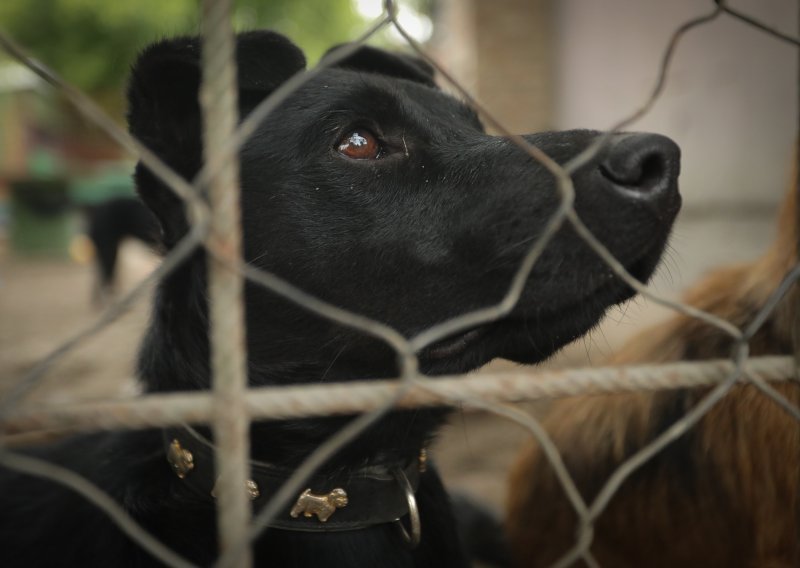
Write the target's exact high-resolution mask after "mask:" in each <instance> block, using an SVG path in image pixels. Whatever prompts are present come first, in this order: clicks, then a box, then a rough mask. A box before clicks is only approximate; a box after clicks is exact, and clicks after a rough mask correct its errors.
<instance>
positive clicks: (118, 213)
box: [86, 197, 159, 304]
mask: <svg viewBox="0 0 800 568" xmlns="http://www.w3.org/2000/svg"><path fill="white" fill-rule="evenodd" d="M86 222H87V227H86V233H87V236H88V237H89V239H90V240H91V241H92V244H93V245H94V251H95V265H96V267H97V279H96V281H95V285H94V290H93V291H92V301H93V302H94V303H95V304H100V303H102V301H103V300H104V299H105V297H107V296H108V295H109V294H110V293H111V292H112V289H113V287H114V280H115V277H116V272H117V254H118V253H119V247H120V245H121V244H122V241H123V240H125V239H126V238H133V239H137V240H139V241H141V242H143V243H144V244H146V245H149V246H151V247H156V246H157V245H158V243H159V228H158V221H157V220H156V218H155V216H153V214H152V213H151V212H150V210H149V209H148V208H147V207H146V206H145V205H144V204H143V203H142V202H141V201H140V200H139V199H136V198H135V197H116V198H114V199H109V200H108V201H103V202H101V203H97V204H95V205H92V206H90V207H88V208H87V210H86Z"/></svg>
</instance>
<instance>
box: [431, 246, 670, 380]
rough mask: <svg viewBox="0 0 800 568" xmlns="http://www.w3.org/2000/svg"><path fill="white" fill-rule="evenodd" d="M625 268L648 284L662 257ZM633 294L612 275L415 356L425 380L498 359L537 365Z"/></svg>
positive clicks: (647, 256) (655, 255) (656, 254)
mask: <svg viewBox="0 0 800 568" xmlns="http://www.w3.org/2000/svg"><path fill="white" fill-rule="evenodd" d="M654 248H655V249H656V251H655V252H654V253H651V254H645V255H643V256H642V257H640V258H639V259H638V260H636V261H635V262H633V263H631V264H629V265H628V266H627V270H628V272H629V273H630V275H631V276H633V277H634V278H635V279H636V280H638V281H639V282H647V281H648V280H649V278H650V277H651V276H652V274H653V272H654V271H655V268H656V267H657V266H658V262H659V260H660V257H661V254H660V253H661V249H662V246H658V247H654ZM635 293H636V292H635V290H634V289H633V288H631V287H630V286H629V285H628V284H626V283H625V282H623V281H622V280H621V279H620V278H619V277H617V276H616V275H610V277H609V279H608V280H607V281H605V282H604V283H603V284H601V285H600V286H598V287H597V288H595V289H594V290H592V291H590V292H589V293H586V294H581V295H580V296H579V298H578V299H576V300H574V301H572V302H567V303H565V304H562V305H561V306H559V307H557V308H554V309H550V310H548V309H536V310H530V311H529V312H528V313H526V311H525V309H524V307H518V308H517V309H516V310H515V311H513V312H512V313H511V314H510V315H508V316H507V317H504V318H502V319H500V320H497V321H494V322H491V323H487V324H484V325H480V326H477V327H473V328H470V329H467V330H465V331H462V332H459V333H457V334H454V335H452V336H450V337H446V338H444V339H442V340H440V341H437V342H436V343H433V344H431V345H429V346H428V347H426V348H425V349H423V350H422V351H421V352H420V353H419V361H420V370H421V371H422V372H423V373H425V374H427V375H443V374H456V373H466V372H469V371H472V370H475V369H477V368H479V367H481V366H482V365H485V364H486V363H488V362H489V361H491V360H493V359H496V358H502V359H508V360H511V361H514V362H517V363H522V364H535V363H540V362H542V361H544V360H546V359H547V358H549V357H550V356H552V355H553V354H554V353H556V352H557V351H558V350H559V349H561V348H562V347H564V346H565V345H567V344H568V343H570V342H572V341H574V340H575V339H577V338H579V337H581V336H582V335H584V334H585V333H587V332H588V331H589V330H591V329H592V328H593V327H594V326H596V325H597V323H598V322H599V321H600V319H601V318H602V317H603V316H604V315H605V313H606V311H607V310H608V308H610V307H611V306H614V305H617V304H620V303H622V302H625V301H626V300H629V299H630V298H631V297H633V296H634V295H635Z"/></svg>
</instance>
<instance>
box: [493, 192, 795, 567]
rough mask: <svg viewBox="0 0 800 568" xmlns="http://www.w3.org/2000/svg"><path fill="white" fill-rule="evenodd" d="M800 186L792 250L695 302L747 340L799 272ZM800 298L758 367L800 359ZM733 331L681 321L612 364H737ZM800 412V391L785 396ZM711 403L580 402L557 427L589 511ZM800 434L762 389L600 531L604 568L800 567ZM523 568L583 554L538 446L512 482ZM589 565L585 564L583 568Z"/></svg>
mask: <svg viewBox="0 0 800 568" xmlns="http://www.w3.org/2000/svg"><path fill="white" fill-rule="evenodd" d="M799 238H800V234H799V232H798V203H797V190H796V189H795V186H793V188H792V190H791V191H790V192H789V195H788V196H787V198H786V200H785V203H784V205H783V208H782V214H781V218H780V220H779V229H778V238H777V240H776V241H775V242H774V244H773V245H772V247H771V248H770V249H769V251H768V252H767V253H766V254H765V255H764V256H763V257H762V258H760V259H759V260H757V261H755V262H752V263H748V264H741V265H737V266H731V267H727V268H722V269H720V270H717V271H716V272H714V273H712V274H710V275H709V276H708V277H707V278H705V279H704V280H703V281H701V282H700V283H699V284H698V285H696V286H695V287H694V288H693V289H692V290H690V292H689V293H688V295H687V297H686V301H687V302H688V303H689V304H691V305H693V306H696V307H698V308H701V309H703V310H705V311H707V312H711V313H713V314H716V315H717V316H720V317H722V318H724V319H726V320H728V321H730V322H732V323H734V324H735V325H737V326H739V327H740V328H743V327H744V326H746V325H747V324H748V323H749V322H750V321H752V320H753V318H754V317H755V315H756V314H757V312H758V310H759V308H760V307H761V306H763V305H764V304H765V302H766V300H767V298H768V297H769V295H770V294H771V293H772V292H773V291H774V290H775V289H776V288H777V287H778V285H779V283H780V282H781V280H782V278H783V277H784V275H785V274H786V273H787V271H788V270H790V269H791V268H792V267H794V266H795V265H796V263H797V262H798V254H797V251H798V242H799V240H798V239H799ZM799 289H800V287H798V286H797V285H795V286H794V287H793V289H792V290H791V291H790V292H789V293H788V294H787V295H786V297H784V299H783V301H782V302H781V303H780V304H779V305H778V307H777V308H776V309H775V310H774V311H773V313H772V314H771V315H770V317H769V319H768V320H767V321H766V322H765V323H764V325H763V326H762V327H761V329H760V330H759V331H758V333H757V334H756V335H755V337H753V339H752V341H751V342H750V354H751V355H775V354H790V353H792V352H793V344H794V341H795V340H796V332H795V330H796V329H797V327H796V326H797V321H798V320H797V318H798V315H800V310H798V305H799V304H798V302H800V291H798V290H799ZM731 348H732V341H731V339H730V338H729V337H728V336H727V335H726V334H725V333H724V332H722V331H720V330H718V329H716V328H712V327H710V326H708V325H706V324H704V323H702V322H700V321H699V320H696V319H693V318H689V317H686V316H683V315H678V316H675V317H673V318H672V319H670V320H669V321H667V322H666V323H663V324H661V325H659V326H656V327H653V328H651V329H649V330H647V331H646V332H644V333H641V334H639V335H637V336H636V337H635V338H633V339H632V340H631V341H630V342H629V343H628V344H627V345H626V346H625V347H623V349H622V350H621V351H620V352H619V353H618V354H617V355H616V356H615V357H613V358H612V360H611V361H610V363H611V364H615V365H622V364H636V363H644V362H665V361H677V360H700V359H713V358H725V357H729V356H730V355H731ZM774 386H775V388H776V389H777V390H778V391H779V392H781V393H782V394H783V395H784V396H785V397H786V398H788V399H789V400H790V401H791V402H793V403H794V404H795V405H798V404H800V387H798V385H797V384H796V383H795V384H789V383H784V384H779V385H774ZM707 392H708V389H694V390H677V391H664V392H658V393H625V394H613V395H599V396H584V397H574V398H569V399H565V400H561V401H558V402H556V403H554V404H553V405H552V407H551V409H550V411H549V412H548V414H547V416H546V418H545V419H544V425H545V427H546V429H547V430H548V432H549V433H550V435H551V436H552V438H553V441H554V442H555V443H556V445H557V446H558V448H559V449H560V451H561V454H562V456H563V458H564V461H565V463H566V465H567V467H568V469H569V471H570V473H571V474H572V476H573V478H574V479H575V482H576V484H577V486H578V488H579V490H580V491H581V493H582V495H583V497H584V498H585V499H587V500H588V501H591V500H592V499H593V498H594V497H595V495H596V494H597V492H598V491H599V490H600V488H601V487H602V486H603V484H604V483H605V481H606V480H607V479H608V477H609V476H610V475H611V474H612V473H613V471H614V470H615V469H616V468H617V467H618V466H619V465H620V464H621V463H622V462H623V461H624V460H625V459H626V458H627V457H629V456H630V455H632V454H633V453H634V452H636V451H637V450H638V449H640V448H642V447H643V446H644V445H645V444H647V443H648V442H649V441H650V440H652V439H653V438H654V437H655V436H657V435H658V434H659V433H661V432H662V431H664V430H665V429H666V428H667V427H668V426H669V425H671V424H672V423H674V422H675V421H676V420H678V419H680V418H681V417H682V416H684V415H685V414H686V412H687V411H688V410H689V409H690V408H691V407H692V406H693V405H695V404H696V403H697V402H698V401H699V400H700V398H701V397H702V396H703V395H704V394H706V393H707ZM799 486H800V423H798V421H797V420H795V419H794V418H792V417H791V416H790V415H789V414H788V413H786V412H784V411H783V410H781V409H780V408H779V407H778V406H777V405H776V404H775V403H774V402H773V401H772V400H770V399H768V398H767V397H766V396H764V395H763V394H762V393H761V392H760V391H758V390H757V389H756V388H755V387H753V386H737V387H736V388H735V389H734V390H733V391H731V392H730V393H729V394H728V395H727V396H726V397H725V398H724V399H723V400H722V401H721V402H720V403H718V404H717V405H716V406H715V407H713V409H712V410H711V411H710V412H709V413H708V414H707V415H706V416H705V417H704V418H703V419H702V420H701V421H700V422H699V423H698V424H697V425H696V426H695V427H694V428H693V429H692V430H690V431H689V433H687V434H685V435H684V436H683V437H681V438H680V439H678V440H677V441H675V442H673V443H672V444H671V445H669V446H668V447H667V448H666V449H665V450H663V451H662V452H661V453H659V454H658V455H656V456H655V457H654V458H652V459H651V460H650V461H649V462H648V463H647V464H646V465H645V466H643V467H642V468H641V469H639V470H638V471H637V472H636V473H634V474H633V475H632V476H631V478H629V479H628V480H627V481H625V483H624V484H623V486H622V487H621V488H620V490H619V492H618V493H617V494H616V495H615V496H614V498H613V499H612V501H611V502H610V503H609V505H608V507H607V509H606V510H605V511H604V512H603V514H602V515H601V516H600V518H599V519H598V521H597V523H596V525H595V533H594V541H593V544H592V547H591V551H592V554H593V556H594V557H595V559H596V560H597V561H598V563H599V564H600V566H602V567H603V568H613V567H624V568H634V567H635V568H640V567H648V568H659V567H665V568H666V567H680V568H687V567H688V568H694V567H697V568H700V567H703V568H714V567H728V568H729V567H742V568H744V567H749V568H790V567H797V566H800V491H799V490H798V489H799ZM507 530H508V535H509V538H510V542H511V547H512V553H513V555H514V558H515V565H516V566H519V567H525V568H531V567H539V566H549V565H551V564H552V563H553V562H555V561H556V560H558V558H560V557H561V556H562V555H563V554H564V553H565V552H567V551H568V550H569V549H570V548H571V547H572V546H573V545H574V543H575V537H576V530H577V516H576V514H575V513H574V511H573V509H572V507H571V505H570V504H569V503H568V501H567V499H566V497H565V496H564V493H563V491H562V489H561V488H560V486H559V484H558V482H557V480H556V477H555V475H554V473H553V470H552V468H551V466H550V465H549V463H548V462H547V459H546V458H545V457H544V455H543V453H542V452H541V450H540V448H539V447H538V445H536V446H533V447H530V448H528V449H526V450H525V451H524V452H523V453H522V454H521V456H520V458H519V461H518V463H517V464H516V467H515V468H514V471H513V473H512V476H511V488H510V493H509V517H508V525H507ZM578 565H582V563H578V564H576V566H578Z"/></svg>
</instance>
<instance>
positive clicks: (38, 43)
mask: <svg viewBox="0 0 800 568" xmlns="http://www.w3.org/2000/svg"><path fill="white" fill-rule="evenodd" d="M198 4H199V2H198V1H197V0H0V28H2V29H3V30H4V31H6V32H7V33H9V34H10V35H11V36H12V37H13V38H14V39H15V40H17V41H18V42H19V43H20V44H22V45H23V46H24V47H25V48H26V49H27V50H28V51H30V52H31V53H32V54H33V55H34V56H36V57H37V58H39V59H40V60H41V61H42V62H43V63H45V64H46V65H48V66H50V67H52V68H53V69H55V70H56V71H57V72H58V73H60V74H61V75H62V76H64V77H65V78H66V79H67V80H68V81H69V82H70V83H72V84H74V85H76V86H78V87H80V88H82V89H85V90H87V91H89V92H91V93H102V92H106V93H107V92H109V91H118V90H119V89H120V88H121V86H122V84H123V83H124V81H125V77H126V76H127V74H128V69H129V67H130V64H131V62H132V61H133V59H134V58H135V57H136V54H137V52H138V51H139V50H140V49H141V48H142V47H143V46H144V45H146V44H147V43H149V42H151V41H153V40H157V39H159V38H162V37H168V36H172V35H177V34H193V33H197V30H198V18H199V16H198ZM234 22H235V25H236V28H237V29H239V30H247V29H253V28H261V27H267V28H271V29H275V30H277V31H280V32H283V33H285V34H286V35H288V36H289V37H291V38H292V39H293V40H294V41H295V42H296V43H298V44H299V45H300V46H301V47H302V48H303V49H304V50H305V51H306V55H307V56H308V58H309V61H311V62H313V61H315V60H316V59H317V58H318V57H319V56H320V55H321V54H322V53H323V52H324V50H325V49H327V47H329V46H330V45H333V44H335V43H340V42H343V41H347V40H348V39H352V38H353V37H355V35H356V34H357V33H358V30H359V29H361V28H362V27H363V22H362V21H361V20H360V18H359V17H358V15H357V14H356V13H355V12H354V10H353V8H352V5H351V2H350V0H239V1H238V2H237V5H236V11H235V15H234Z"/></svg>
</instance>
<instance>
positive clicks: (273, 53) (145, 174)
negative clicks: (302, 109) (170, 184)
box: [128, 31, 306, 247]
mask: <svg viewBox="0 0 800 568" xmlns="http://www.w3.org/2000/svg"><path fill="white" fill-rule="evenodd" d="M200 49H201V42H200V39H199V38H197V37H179V38H175V39H169V40H164V41H160V42H158V43H155V44H153V45H151V46H149V47H148V48H146V49H145V50H144V51H143V52H142V54H141V55H140V56H139V59H138V60H137V61H136V63H135V64H134V66H133V69H132V72H131V77H130V81H129V84H128V125H129V128H130V132H131V134H133V135H134V136H136V137H137V138H139V139H140V140H141V141H142V142H144V144H145V145H146V146H147V147H148V148H150V149H151V150H153V151H154V152H155V153H156V154H157V155H158V156H159V157H160V158H162V159H163V160H164V161H165V162H166V163H167V164H169V165H170V166H171V167H172V168H174V169H175V170H176V171H177V172H178V173H179V174H181V175H182V176H184V177H185V178H187V179H191V178H192V177H193V176H194V175H195V174H196V173H197V171H198V170H199V168H200V165H201V163H202V141H201V118H200V103H199V101H198V96H199V88H200V76H201V70H200V65H201V63H200ZM236 63H237V74H238V83H239V106H240V109H241V112H242V114H246V113H247V112H249V111H250V110H252V108H253V107H254V106H255V105H256V104H258V102H260V101H261V100H262V99H264V98H266V97H267V96H268V95H269V94H270V93H271V92H272V91H274V90H275V89H276V88H277V87H278V86H279V85H280V84H281V83H283V82H284V81H286V80H287V79H288V78H289V77H291V76H292V75H294V74H295V73H297V72H298V71H301V70H302V69H304V68H305V65H306V61H305V56H304V55H303V52H302V51H301V50H300V49H299V48H298V47H297V46H295V45H294V44H293V43H292V42H291V41H289V40H288V39H287V38H285V37H284V36H282V35H279V34H277V33H274V32H269V31H253V32H246V33H243V34H239V35H238V36H237V41H236ZM136 179H137V186H138V189H139V193H140V195H141V197H142V199H143V200H144V202H145V203H146V204H147V205H148V207H150V209H152V210H153V212H154V213H155V214H156V216H157V217H158V219H159V221H160V222H161V225H162V228H163V233H164V241H165V244H166V245H167V246H168V247H170V246H172V245H173V244H174V243H175V241H176V240H177V239H179V238H180V237H181V236H182V235H183V234H184V233H185V232H186V230H187V228H188V225H187V222H186V218H185V214H184V212H183V206H182V204H181V202H180V200H179V199H178V198H177V197H175V196H174V195H173V194H172V192H171V191H169V190H168V189H167V188H166V187H164V186H163V185H162V184H161V183H159V182H158V181H157V180H156V179H155V177H154V176H153V175H152V174H151V173H150V172H149V170H147V169H146V168H144V167H143V166H141V165H139V166H138V167H137V171H136Z"/></svg>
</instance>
